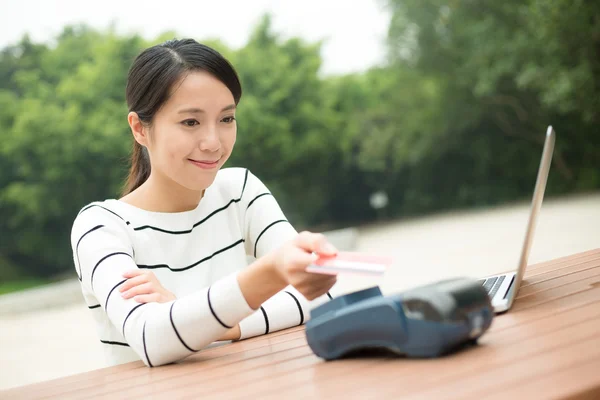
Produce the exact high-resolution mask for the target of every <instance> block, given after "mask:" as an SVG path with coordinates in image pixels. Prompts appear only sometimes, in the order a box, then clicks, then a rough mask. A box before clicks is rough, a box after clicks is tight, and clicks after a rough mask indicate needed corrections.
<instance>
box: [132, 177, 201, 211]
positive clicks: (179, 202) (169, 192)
mask: <svg viewBox="0 0 600 400" xmlns="http://www.w3.org/2000/svg"><path fill="white" fill-rule="evenodd" d="M203 195H204V190H202V191H194V190H189V189H187V188H185V187H183V186H181V185H178V184H177V183H175V182H172V181H169V180H167V179H164V178H162V177H159V176H156V175H155V174H153V173H150V176H149V177H148V180H147V181H146V182H144V183H143V184H142V185H141V186H140V187H139V188H138V189H137V190H135V191H134V192H132V193H130V194H129V195H127V196H125V197H124V198H123V199H121V200H123V201H125V202H127V203H130V204H132V205H134V206H136V207H139V208H142V209H144V210H147V211H153V212H163V213H176V212H184V211H190V210H193V209H195V208H196V207H198V204H199V203H200V200H201V199H202V197H203Z"/></svg>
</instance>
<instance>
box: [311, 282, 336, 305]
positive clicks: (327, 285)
mask: <svg viewBox="0 0 600 400" xmlns="http://www.w3.org/2000/svg"><path fill="white" fill-rule="evenodd" d="M335 283H336V279H335V277H333V279H328V280H326V281H324V282H320V283H319V284H317V285H312V286H310V288H309V290H307V297H306V298H307V299H309V300H314V299H316V298H318V297H321V296H323V295H325V294H326V293H327V292H328V291H329V289H331V288H332V287H333V285H335ZM309 297H310V298H309Z"/></svg>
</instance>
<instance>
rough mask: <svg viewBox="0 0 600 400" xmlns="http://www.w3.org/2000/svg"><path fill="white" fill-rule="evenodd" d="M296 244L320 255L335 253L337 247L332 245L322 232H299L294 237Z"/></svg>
mask: <svg viewBox="0 0 600 400" xmlns="http://www.w3.org/2000/svg"><path fill="white" fill-rule="evenodd" d="M296 245H297V246H298V247H300V248H301V249H303V250H305V251H309V252H315V253H318V254H321V255H335V254H337V249H336V248H335V246H333V245H332V244H331V243H329V241H328V240H327V238H326V237H325V235H323V234H322V233H312V232H307V231H305V232H301V233H300V234H298V236H297V237H296Z"/></svg>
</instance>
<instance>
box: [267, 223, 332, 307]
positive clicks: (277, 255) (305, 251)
mask: <svg viewBox="0 0 600 400" xmlns="http://www.w3.org/2000/svg"><path fill="white" fill-rule="evenodd" d="M335 254H337V249H336V248H335V247H334V246H333V245H332V244H331V243H329V242H328V241H327V239H326V238H325V236H324V235H323V234H320V233H312V232H302V233H300V234H298V235H297V236H296V237H295V238H294V239H292V240H290V241H288V242H287V243H285V244H283V245H282V246H281V247H280V248H278V249H277V250H275V251H273V252H272V253H270V254H269V255H268V256H267V257H268V258H269V261H270V263H271V264H272V266H273V268H274V269H275V272H276V273H277V275H279V276H280V277H281V278H282V279H283V280H284V281H286V282H287V283H288V284H290V285H292V286H293V287H294V288H296V290H298V291H299V292H300V293H301V294H302V295H303V296H304V297H306V299H307V300H313V299H315V298H317V297H319V296H322V295H324V294H325V293H327V292H328V291H329V289H331V287H332V286H333V285H334V284H335V282H336V276H335V275H323V274H314V273H310V272H306V267H308V266H309V265H310V264H312V263H313V262H315V261H316V260H317V259H318V258H319V256H333V255H335Z"/></svg>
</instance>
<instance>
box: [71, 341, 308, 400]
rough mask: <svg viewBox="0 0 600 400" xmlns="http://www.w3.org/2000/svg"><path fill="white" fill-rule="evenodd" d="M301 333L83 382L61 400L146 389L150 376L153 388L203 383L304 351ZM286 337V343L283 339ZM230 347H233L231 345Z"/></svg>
mask: <svg viewBox="0 0 600 400" xmlns="http://www.w3.org/2000/svg"><path fill="white" fill-rule="evenodd" d="M298 334H302V332H291V333H290V334H288V335H286V336H278V338H279V339H280V340H278V341H274V340H273V342H274V343H273V344H271V345H268V346H267V345H264V343H262V342H260V341H256V342H255V344H257V345H260V346H258V347H254V346H253V347H252V348H250V349H248V350H245V351H237V352H231V353H229V354H227V353H222V352H213V354H206V355H202V354H198V355H197V356H193V357H190V358H189V359H187V360H185V361H182V362H180V363H176V364H171V365H165V366H162V367H157V368H151V369H149V368H145V370H141V371H138V370H135V371H131V373H122V374H120V375H118V376H117V375H115V376H110V377H108V378H109V379H110V385H105V384H103V382H98V381H86V382H84V383H83V384H80V385H77V386H75V385H74V386H73V387H71V388H70V390H68V391H62V392H61V396H62V397H63V398H69V399H78V398H86V397H89V396H98V397H101V396H102V395H105V394H110V395H111V396H114V395H115V393H119V395H120V394H123V393H128V391H130V390H134V389H136V387H137V386H140V387H141V388H142V389H143V388H147V387H148V385H147V383H148V382H146V381H147V380H148V377H149V376H150V375H151V379H150V381H151V383H152V387H155V386H158V385H161V384H162V383H164V384H165V385H167V386H168V385H169V384H170V383H169V382H171V383H172V382H177V381H179V380H181V379H184V378H185V377H186V376H189V375H194V376H195V378H194V379H196V380H197V381H203V380H204V379H205V376H206V377H207V378H206V379H208V377H210V375H211V374H213V375H214V374H218V372H219V371H220V370H222V369H224V370H226V371H230V370H231V369H232V368H233V369H234V370H235V369H236V368H237V366H238V364H239V363H240V362H243V361H247V360H253V359H256V358H261V357H272V356H274V355H276V354H279V353H283V354H287V351H289V350H291V349H296V348H298V347H301V348H304V347H305V346H304V345H305V344H306V341H305V340H304V339H303V338H302V337H297V336H298ZM284 338H285V340H283V339H284ZM232 347H233V346H232ZM215 353H216V354H215Z"/></svg>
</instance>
